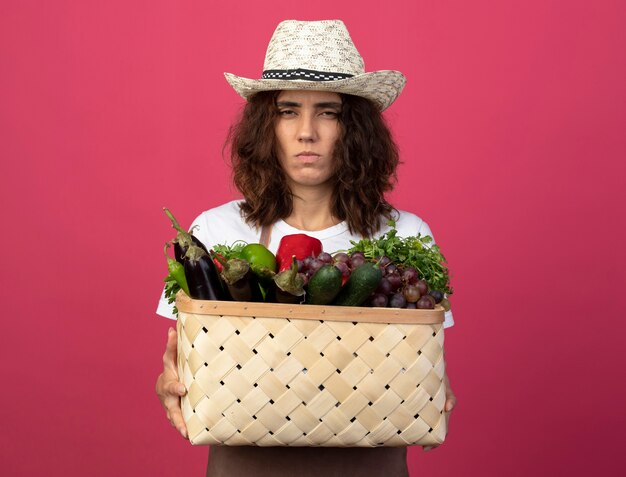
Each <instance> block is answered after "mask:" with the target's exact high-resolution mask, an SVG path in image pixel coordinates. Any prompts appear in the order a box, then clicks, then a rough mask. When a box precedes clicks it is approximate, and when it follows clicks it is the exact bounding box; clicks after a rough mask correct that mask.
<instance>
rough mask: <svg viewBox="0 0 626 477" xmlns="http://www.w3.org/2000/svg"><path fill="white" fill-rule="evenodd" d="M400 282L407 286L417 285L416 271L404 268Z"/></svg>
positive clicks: (411, 268)
mask: <svg viewBox="0 0 626 477" xmlns="http://www.w3.org/2000/svg"><path fill="white" fill-rule="evenodd" d="M402 281H403V282H404V283H408V284H409V285H415V284H416V283H417V270H415V268H413V267H406V268H405V269H404V271H403V272H402Z"/></svg>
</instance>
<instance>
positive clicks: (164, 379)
mask: <svg viewBox="0 0 626 477" xmlns="http://www.w3.org/2000/svg"><path fill="white" fill-rule="evenodd" d="M264 70H265V71H264V74H263V78H262V79H260V80H251V79H246V78H240V77H237V76H235V75H231V74H226V77H227V80H228V81H229V82H230V84H231V85H232V86H233V88H235V90H236V91H237V92H238V93H239V94H240V95H242V96H243V97H244V98H246V99H247V100H248V102H247V104H246V106H245V108H244V111H243V115H242V117H241V119H240V120H239V122H238V123H237V124H235V125H234V126H233V127H232V128H231V132H230V135H229V143H230V146H231V158H232V165H233V175H234V183H235V185H236V186H237V188H238V189H239V191H240V192H241V194H242V195H243V200H240V201H233V202H230V203H227V204H224V205H222V206H220V207H217V208H214V209H211V210H208V211H206V212H203V213H202V214H201V215H200V216H199V217H198V218H197V219H196V220H195V221H194V223H193V226H195V227H196V228H195V229H194V234H195V235H196V236H197V237H198V238H199V239H200V240H201V241H202V242H203V243H204V244H205V245H206V246H207V247H209V248H210V247H212V246H214V245H216V244H219V243H232V242H234V241H236V240H245V241H247V242H250V243H253V242H259V241H260V239H261V236H262V235H263V237H264V239H266V241H267V242H268V247H269V248H270V250H272V251H273V252H275V251H276V249H277V247H278V243H279V242H280V239H281V238H282V237H283V236H284V235H289V234H293V233H306V234H308V235H310V236H313V237H316V238H318V239H320V240H321V241H322V244H323V247H324V250H326V251H330V252H332V251H336V250H342V249H346V248H348V247H349V246H350V240H359V239H360V238H362V237H371V236H377V235H380V234H383V233H385V232H386V231H387V230H388V229H389V227H388V225H387V221H388V220H389V219H394V220H395V221H396V229H397V230H398V234H399V235H401V236H409V235H417V234H418V233H421V234H422V235H431V236H432V233H431V231H430V229H429V227H428V225H427V224H426V223H425V222H424V221H422V220H421V219H420V218H419V217H417V216H416V215H414V214H412V213H408V212H403V211H397V210H396V209H394V208H393V207H392V206H391V205H390V204H389V203H388V202H387V200H386V199H385V196H384V194H385V193H386V192H388V191H389V190H391V188H392V185H393V181H394V179H395V171H396V167H397V165H398V153H397V148H396V146H395V144H394V142H393V139H392V137H391V134H390V132H389V130H388V128H387V126H386V124H385V122H384V120H383V117H382V115H381V112H382V111H383V110H384V109H386V108H387V107H388V106H389V105H390V104H391V103H392V102H393V101H394V100H395V98H396V97H397V96H398V94H399V93H400V91H401V90H402V88H403V86H404V81H405V80H404V77H403V76H402V74H401V73H399V72H396V71H380V72H372V73H365V72H364V70H363V61H362V59H361V57H360V55H359V53H358V51H357V50H356V48H355V47H354V45H353V44H352V40H351V39H350V37H349V34H348V32H347V30H346V29H345V26H344V25H343V23H342V22H340V21H320V22H296V21H286V22H282V23H281V24H280V25H279V26H278V28H277V30H276V32H275V33H274V36H273V37H272V40H271V42H270V45H269V47H268V52H267V56H266V61H265V68H264ZM158 313H159V314H162V315H164V316H170V317H171V310H170V309H169V307H168V305H167V303H166V302H164V301H162V302H161V303H160V305H159V309H158ZM452 324H453V320H452V315H451V314H450V313H448V314H447V315H446V321H445V323H444V326H446V327H448V326H451V325H452ZM176 338H177V337H176V332H175V331H174V330H170V331H169V334H168V341H167V347H166V351H165V355H164V357H163V363H164V369H163V373H162V374H161V375H160V376H159V378H158V380H157V385H156V390H157V394H158V396H159V399H160V400H161V402H162V404H163V406H164V408H165V409H166V412H167V417H168V419H169V420H170V422H171V424H172V425H173V426H174V427H176V428H177V429H178V431H179V432H180V433H181V434H182V435H183V436H184V437H187V434H186V428H185V424H184V421H183V419H182V414H181V410H180V401H179V400H180V396H182V395H184V394H185V392H186V390H185V389H184V386H183V385H181V384H180V383H179V382H178V374H177V366H176ZM445 383H446V403H445V410H446V418H447V417H448V415H449V413H450V411H452V408H453V407H454V405H455V403H456V399H455V397H454V394H453V393H452V390H451V388H450V384H449V380H448V377H447V375H446V376H445ZM425 450H428V449H425ZM207 475H208V476H222V475H246V476H256V475H258V476H264V475H272V476H286V475H298V476H308V475H316V476H317V475H325V476H334V475H337V476H339V475H351V476H359V475H363V476H365V475H367V476H377V475H381V476H382V475H385V476H391V477H393V476H403V475H408V471H407V467H406V449H405V448H375V449H369V448H341V449H339V448H292V447H290V448H282V447H276V448H259V447H212V448H211V451H210V458H209V465H208V468H207Z"/></svg>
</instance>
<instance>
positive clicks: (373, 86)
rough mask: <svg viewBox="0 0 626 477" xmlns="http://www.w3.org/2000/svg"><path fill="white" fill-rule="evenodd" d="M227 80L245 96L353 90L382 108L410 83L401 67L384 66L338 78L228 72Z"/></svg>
mask: <svg viewBox="0 0 626 477" xmlns="http://www.w3.org/2000/svg"><path fill="white" fill-rule="evenodd" d="M224 76H225V77H226V81H228V83H229V84H230V85H231V86H232V87H233V89H234V90H235V91H236V92H237V94H239V95H240V96H241V97H242V98H245V99H248V98H250V97H251V96H252V95H254V94H256V93H258V92H260V91H277V90H285V89H288V90H315V91H329V92H332V93H344V94H353V95H355V96H362V97H364V98H367V99H369V100H371V101H373V102H374V103H375V104H376V106H378V108H379V109H380V110H381V111H384V110H385V109H387V108H388V107H389V106H391V104H392V103H393V102H394V101H395V100H396V98H397V97H398V95H399V94H400V93H401V92H402V89H403V88H404V85H405V84H406V78H405V77H404V75H403V74H402V73H400V72H399V71H392V70H381V71H372V72H370V73H363V74H361V75H357V76H353V77H351V78H347V79H343V80H336V81H307V80H276V79H260V80H255V79H249V78H243V77H241V76H237V75H234V74H232V73H224Z"/></svg>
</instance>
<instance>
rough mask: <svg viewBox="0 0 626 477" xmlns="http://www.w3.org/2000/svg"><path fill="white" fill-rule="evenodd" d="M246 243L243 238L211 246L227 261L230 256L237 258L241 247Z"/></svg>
mask: <svg viewBox="0 0 626 477" xmlns="http://www.w3.org/2000/svg"><path fill="white" fill-rule="evenodd" d="M246 245H248V242H244V241H243V240H237V241H236V242H234V243H233V244H232V245H226V244H218V245H215V246H214V247H213V251H214V252H216V253H219V254H220V255H221V256H222V257H224V260H226V261H228V260H230V259H231V258H239V257H240V255H241V251H242V250H243V248H244V247H245V246H246Z"/></svg>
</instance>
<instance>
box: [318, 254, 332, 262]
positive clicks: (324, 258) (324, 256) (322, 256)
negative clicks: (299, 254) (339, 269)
mask: <svg viewBox="0 0 626 477" xmlns="http://www.w3.org/2000/svg"><path fill="white" fill-rule="evenodd" d="M317 259H318V260H321V261H322V262H324V263H333V256H332V255H331V254H330V253H328V252H322V253H320V254H319V255H318V256H317Z"/></svg>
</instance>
